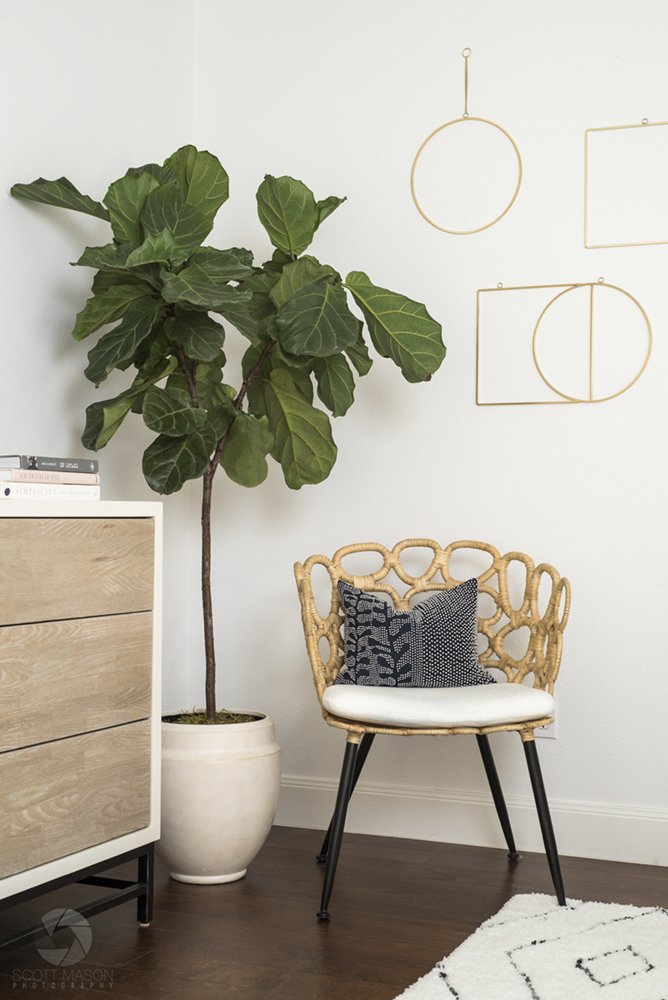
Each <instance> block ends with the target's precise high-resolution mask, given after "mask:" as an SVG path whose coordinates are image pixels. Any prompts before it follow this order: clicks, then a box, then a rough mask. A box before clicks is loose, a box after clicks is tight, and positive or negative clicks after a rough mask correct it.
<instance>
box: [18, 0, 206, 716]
mask: <svg viewBox="0 0 668 1000" xmlns="http://www.w3.org/2000/svg"><path fill="white" fill-rule="evenodd" d="M0 39H1V43H0V44H1V48H0V91H1V93H0V131H1V133H2V135H3V137H4V141H3V152H2V158H1V162H0V175H1V177H2V181H1V182H0V188H1V190H2V192H3V195H2V197H0V233H2V238H1V239H0V255H1V256H0V261H1V264H0V267H1V268H2V274H3V281H2V301H3V309H2V316H3V322H2V334H1V336H2V345H3V351H2V359H3V364H2V369H1V371H2V374H1V375H0V379H1V385H2V401H3V402H2V420H1V422H0V444H1V447H0V453H2V454H8V453H11V454H14V453H16V452H19V453H27V452H31V453H33V454H34V453H37V454H42V455H80V454H82V453H84V449H83V448H82V446H81V444H80V443H79V438H80V436H81V432H82V430H83V426H84V411H85V408H86V406H87V405H88V404H89V403H91V402H93V401H94V400H95V399H108V398H110V397H112V396H114V395H116V393H117V392H119V391H121V389H122V388H125V384H126V381H125V380H123V379H122V377H121V378H120V379H116V378H114V377H112V378H110V379H109V380H108V381H107V382H104V383H103V384H102V385H101V386H100V388H99V389H97V390H96V389H95V388H94V387H93V386H92V385H91V383H90V382H88V381H87V380H86V379H85V378H84V377H83V369H84V368H85V366H86V352H87V350H88V347H87V345H86V343H85V342H84V343H83V344H77V343H75V341H74V340H73V339H72V338H71V336H70V331H71V329H72V327H73V325H74V317H75V314H76V313H77V312H78V311H79V310H80V309H82V308H83V305H84V302H85V301H86V299H87V297H88V295H89V290H90V283H91V280H92V276H93V274H94V271H92V270H90V269H88V268H83V267H82V268H73V267H70V264H69V262H70V261H74V260H77V259H78V258H79V257H80V255H81V252H82V250H83V248H84V246H86V245H100V244H103V243H107V242H108V241H109V239H110V230H109V226H108V225H107V224H106V223H105V222H102V221H98V220H97V219H94V218H91V217H90V216H86V215H81V214H78V213H76V214H75V213H73V212H67V211H60V210H59V209H55V208H49V207H47V206H42V205H35V204H33V203H31V202H28V201H25V200H23V199H19V198H12V197H10V196H9V189H10V187H11V186H12V184H16V183H19V182H21V183H27V182H30V181H33V180H35V179H36V178H37V177H40V176H41V177H46V178H49V179H53V178H56V177H60V176H62V175H65V176H66V177H68V178H69V179H70V180H71V181H72V183H73V184H75V185H76V186H77V187H78V188H79V190H81V191H82V192H84V193H85V194H89V195H91V196H92V197H93V198H96V199H101V198H103V197H104V194H105V192H106V189H107V187H108V185H109V184H110V183H111V182H112V181H113V180H116V178H118V177H120V176H122V175H123V174H124V173H125V171H126V169H127V168H128V167H129V166H131V165H135V166H138V165H140V164H142V163H146V162H150V161H156V160H157V161H158V162H162V161H163V160H164V159H165V157H166V156H168V155H169V153H171V152H172V151H173V150H174V149H176V148H178V146H180V145H182V144H184V143H187V142H190V141H191V139H192V127H193V120H192V102H193V42H194V28H193V7H192V3H190V2H189V0H181V2H179V3H178V4H175V3H168V4H165V3H162V2H161V0H142V3H140V4H139V3H135V2H132V0H113V2H107V0H104V2H102V3H90V2H87V0H64V2H62V3H51V2H50V0H21V2H20V3H15V2H9V0H2V2H0ZM167 77H168V78H169V86H166V85H165V79H166V78H167ZM144 430H145V429H143V428H142V424H141V421H138V420H135V421H134V422H133V423H130V422H129V421H128V423H127V425H126V426H125V427H123V428H122V429H121V431H119V433H118V434H117V436H116V438H115V439H114V446H113V448H109V449H108V451H106V452H104V453H102V454H101V455H100V460H101V461H100V469H101V474H102V496H103V498H104V499H106V500H155V499H156V496H155V494H154V493H152V491H151V490H149V488H148V487H147V486H146V483H145V482H144V479H143V476H142V474H141V461H140V455H141V444H140V442H142V441H145V442H146V443H148V441H150V439H151V435H150V434H149V433H148V432H146V433H144ZM192 501H193V498H192V497H190V496H179V497H174V498H173V500H172V501H171V502H170V504H169V505H167V506H166V508H165V521H166V532H167V535H168V537H169V542H168V545H167V547H166V553H165V555H166V561H165V573H166V577H167V580H168V581H169V585H168V587H167V588H166V607H165V616H166V619H167V620H171V621H173V620H175V618H176V619H177V620H178V614H179V611H180V609H181V607H182V606H185V608H186V609H187V610H188V611H189V610H190V605H191V603H192V602H191V596H190V592H189V587H188V582H189V581H188V575H189V574H190V573H191V567H192V571H194V572H195V573H196V572H197V553H196V550H195V546H194V545H193V544H191V533H192V531H193V530H195V529H196V524H194V526H193V524H192V522H191V519H190V516H189V513H190V506H191V503H192ZM193 556H194V559H193ZM195 580H196V577H195ZM191 589H192V588H190V590H191ZM195 598H196V594H195ZM194 610H195V612H196V611H197V604H196V600H195V602H194ZM166 644H167V647H168V655H169V653H170V651H172V650H173V651H175V652H176V653H177V654H178V655H177V656H174V659H175V661H176V662H182V661H183V659H184V656H185V651H186V649H187V645H188V635H187V633H186V634H184V632H182V630H180V629H175V630H173V632H172V633H171V634H170V635H169V636H167V637H166ZM165 694H166V697H170V696H171V697H172V698H174V699H176V700H177V701H180V700H181V699H183V700H184V701H187V699H186V681H185V679H184V678H179V677H178V675H177V674H176V671H173V670H172V671H171V672H168V673H167V674H166V677H165Z"/></svg>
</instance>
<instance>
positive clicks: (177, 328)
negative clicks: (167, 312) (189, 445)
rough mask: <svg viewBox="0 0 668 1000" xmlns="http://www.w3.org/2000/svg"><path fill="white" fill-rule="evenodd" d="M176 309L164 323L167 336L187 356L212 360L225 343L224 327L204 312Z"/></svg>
mask: <svg viewBox="0 0 668 1000" xmlns="http://www.w3.org/2000/svg"><path fill="white" fill-rule="evenodd" d="M176 310H177V311H176V315H175V316H173V317H172V318H170V319H168V320H167V322H166V324H165V332H166V334H167V336H168V337H169V338H170V339H171V340H175V341H176V342H177V343H178V344H181V345H182V347H183V350H184V351H185V352H186V354H187V355H188V357H189V358H196V359H197V360H198V361H213V359H214V358H215V357H216V356H217V355H218V352H219V351H220V349H221V348H222V346H223V344H224V343H225V329H224V327H222V326H221V324H220V323H216V321H215V320H214V319H211V317H210V316H208V315H207V314H206V313H205V312H197V311H195V310H194V309H184V308H183V307H181V306H177V307H176ZM184 433H185V432H184Z"/></svg>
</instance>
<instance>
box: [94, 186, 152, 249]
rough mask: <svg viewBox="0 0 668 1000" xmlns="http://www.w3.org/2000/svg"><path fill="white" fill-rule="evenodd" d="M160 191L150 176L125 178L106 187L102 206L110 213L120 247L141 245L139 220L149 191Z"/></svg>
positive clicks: (141, 232) (141, 234)
mask: <svg viewBox="0 0 668 1000" xmlns="http://www.w3.org/2000/svg"><path fill="white" fill-rule="evenodd" d="M158 187H160V181H159V180H158V179H157V178H156V177H154V176H153V174H151V173H142V174H137V173H131V174H126V175H125V177H121V178H120V179H119V180H117V181H114V183H113V184H111V185H110V186H109V190H108V191H107V193H106V195H105V196H104V203H105V205H106V206H107V208H108V209H109V219H110V222H111V228H112V230H113V233H114V236H115V238H116V239H117V240H118V241H119V243H137V244H138V245H141V244H142V243H143V242H144V230H143V229H142V226H141V222H140V218H141V214H142V212H143V211H144V204H145V203H146V199H147V198H148V196H149V194H150V193H151V191H155V189H156V188H158Z"/></svg>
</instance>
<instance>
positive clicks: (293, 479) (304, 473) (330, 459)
mask: <svg viewBox="0 0 668 1000" xmlns="http://www.w3.org/2000/svg"><path fill="white" fill-rule="evenodd" d="M263 388H264V405H265V412H266V414H267V416H268V418H269V428H270V430H271V431H272V433H273V435H274V447H273V448H272V451H271V455H272V458H275V459H276V461H277V462H280V463H281V466H282V468H283V475H284V476H285V482H286V483H287V485H288V486H289V487H290V489H292V490H298V489H300V488H301V487H302V486H304V485H305V484H307V483H321V482H322V481H323V479H326V478H327V476H328V475H329V474H330V472H331V471H332V467H333V465H334V463H335V461H336V445H335V444H334V441H333V439H332V429H331V427H330V423H329V418H328V417H327V414H325V413H323V412H322V410H318V409H316V408H315V407H314V406H311V405H310V404H309V403H307V401H306V400H305V399H304V397H303V396H302V394H301V392H299V390H298V389H297V388H296V386H295V383H294V380H293V378H292V373H291V372H289V371H288V370H287V369H274V370H273V371H272V373H271V377H270V378H269V379H267V380H266V381H265V382H264V383H263Z"/></svg>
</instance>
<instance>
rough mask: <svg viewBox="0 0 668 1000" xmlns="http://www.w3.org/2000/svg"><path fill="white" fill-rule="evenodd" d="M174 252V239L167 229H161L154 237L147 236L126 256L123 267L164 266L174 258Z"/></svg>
mask: <svg viewBox="0 0 668 1000" xmlns="http://www.w3.org/2000/svg"><path fill="white" fill-rule="evenodd" d="M175 250H176V245H175V243H174V237H173V236H172V234H171V233H170V231H169V230H168V229H163V231H162V232H161V233H157V234H156V235H155V236H153V235H151V236H147V237H146V239H145V240H144V242H143V243H142V245H141V246H139V247H137V249H136V250H133V251H132V253H131V254H129V255H128V259H127V260H126V262H125V266H126V267H135V266H136V265H137V264H157V263H165V264H166V263H167V261H168V260H170V259H171V258H172V257H173V256H174V252H175Z"/></svg>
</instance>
